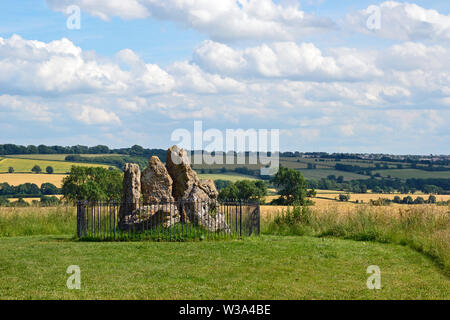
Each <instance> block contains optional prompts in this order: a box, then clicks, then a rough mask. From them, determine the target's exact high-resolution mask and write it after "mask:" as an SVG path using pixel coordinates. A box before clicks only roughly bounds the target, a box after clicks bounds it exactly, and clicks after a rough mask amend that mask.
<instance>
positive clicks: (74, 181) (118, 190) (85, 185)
mask: <svg viewBox="0 0 450 320" xmlns="http://www.w3.org/2000/svg"><path fill="white" fill-rule="evenodd" d="M122 179H123V174H122V173H121V172H120V171H119V170H114V171H110V170H108V169H105V168H93V167H77V166H73V167H72V169H71V171H70V174H69V175H68V176H67V177H65V178H64V179H63V187H62V194H63V195H64V199H66V200H68V201H80V200H87V201H113V200H115V201H120V199H121V194H122Z"/></svg>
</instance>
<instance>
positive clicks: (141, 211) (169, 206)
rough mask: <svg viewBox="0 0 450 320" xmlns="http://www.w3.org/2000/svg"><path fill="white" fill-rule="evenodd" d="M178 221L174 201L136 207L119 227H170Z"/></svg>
mask: <svg viewBox="0 0 450 320" xmlns="http://www.w3.org/2000/svg"><path fill="white" fill-rule="evenodd" d="M179 222H180V214H179V211H178V208H177V206H176V204H175V203H165V204H151V205H145V206H143V207H140V208H138V209H137V210H136V211H134V212H133V213H132V215H129V216H127V217H126V218H125V219H124V221H123V223H122V224H121V229H122V230H124V231H128V230H135V231H140V230H150V229H154V228H156V227H159V226H162V227H163V228H170V227H171V226H173V225H175V224H177V223H179Z"/></svg>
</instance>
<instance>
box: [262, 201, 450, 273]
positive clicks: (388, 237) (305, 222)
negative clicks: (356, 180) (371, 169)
mask: <svg viewBox="0 0 450 320" xmlns="http://www.w3.org/2000/svg"><path fill="white" fill-rule="evenodd" d="M262 231H263V233H265V234H276V235H307V236H315V237H327V236H331V237H339V238H343V239H352V240H357V241H376V242H382V243H395V244H400V245H405V246H409V247H410V248H412V249H414V250H416V251H419V252H421V253H423V254H425V255H427V256H429V257H430V258H432V259H433V260H434V261H435V262H436V263H437V264H438V265H440V266H441V267H442V268H443V269H444V272H445V273H446V274H447V275H449V276H450V208H443V209H442V207H437V206H432V205H424V206H420V207H411V208H408V209H399V210H398V211H396V210H392V209H390V208H389V207H384V208H374V207H371V206H360V207H358V209H357V210H356V211H353V212H339V210H338V209H337V208H336V209H330V210H327V211H314V210H313V209H310V208H307V207H293V208H288V209H287V210H283V211H282V212H281V213H279V214H278V215H277V216H276V217H275V218H273V219H270V220H269V221H265V223H264V224H263V230H262Z"/></svg>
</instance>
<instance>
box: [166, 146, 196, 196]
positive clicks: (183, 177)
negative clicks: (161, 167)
mask: <svg viewBox="0 0 450 320" xmlns="http://www.w3.org/2000/svg"><path fill="white" fill-rule="evenodd" d="M166 168H167V171H168V172H169V174H170V176H171V177H172V180H173V182H174V183H173V191H172V194H173V196H174V198H175V199H176V200H179V199H186V198H187V197H188V196H189V194H190V193H191V191H192V188H193V187H194V186H198V185H199V183H200V180H199V179H198V176H197V173H196V172H195V171H194V170H192V168H191V166H190V163H189V158H188V156H187V153H186V151H185V150H184V149H180V148H178V147H177V146H173V147H171V148H170V149H169V150H168V151H167V160H166Z"/></svg>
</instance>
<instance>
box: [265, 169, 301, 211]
mask: <svg viewBox="0 0 450 320" xmlns="http://www.w3.org/2000/svg"><path fill="white" fill-rule="evenodd" d="M272 183H273V184H274V185H275V186H276V187H277V188H278V192H279V194H280V195H281V197H280V200H279V201H278V202H279V203H280V204H284V205H292V204H297V205H305V204H306V180H305V178H304V177H303V175H302V174H301V172H300V171H296V170H294V169H290V168H286V167H280V168H279V170H278V172H277V174H276V175H275V177H274V178H273V179H272Z"/></svg>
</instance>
